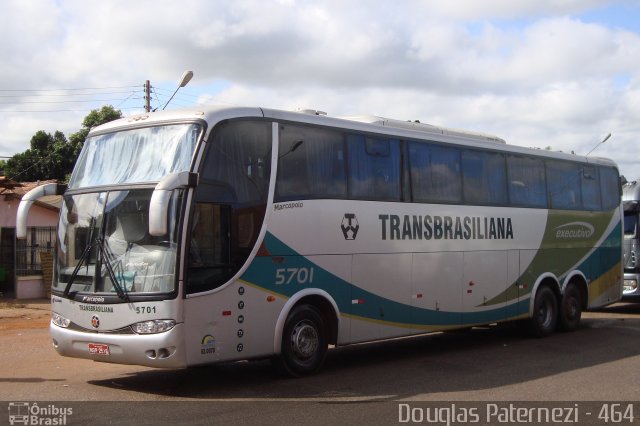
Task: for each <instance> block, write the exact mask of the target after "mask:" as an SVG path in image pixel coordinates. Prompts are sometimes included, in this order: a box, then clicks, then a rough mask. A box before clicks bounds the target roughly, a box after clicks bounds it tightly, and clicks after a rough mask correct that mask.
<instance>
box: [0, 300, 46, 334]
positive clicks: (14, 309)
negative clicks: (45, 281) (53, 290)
mask: <svg viewBox="0 0 640 426" xmlns="http://www.w3.org/2000/svg"><path fill="white" fill-rule="evenodd" d="M50 318H51V303H50V301H49V300H48V299H35V300H6V301H2V300H1V299H0V336H2V335H6V334H7V333H12V332H14V331H15V330H28V329H35V328H47V327H48V325H49V320H50Z"/></svg>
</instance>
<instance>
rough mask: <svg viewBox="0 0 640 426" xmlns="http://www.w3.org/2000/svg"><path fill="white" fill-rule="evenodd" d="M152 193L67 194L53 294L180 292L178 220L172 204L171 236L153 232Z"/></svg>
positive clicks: (175, 205)
mask: <svg viewBox="0 0 640 426" xmlns="http://www.w3.org/2000/svg"><path fill="white" fill-rule="evenodd" d="M152 192H153V191H152V190H151V189H138V190H129V191H110V192H98V193H90V194H78V195H70V196H66V197H65V199H64V203H63V206H62V210H61V214H60V222H59V227H58V256H57V259H58V261H57V265H56V274H55V277H54V283H53V289H54V291H55V290H57V291H61V292H63V293H64V295H65V296H68V295H69V294H70V293H71V294H73V293H78V292H79V293H102V294H117V295H118V296H119V297H120V298H121V299H125V300H127V299H129V297H130V295H135V294H140V293H144V294H149V293H169V292H173V291H174V289H175V275H174V272H175V264H176V246H177V241H176V229H175V223H176V222H177V221H176V217H177V215H178V214H179V211H178V209H179V208H180V207H179V206H180V205H181V202H180V198H181V193H180V192H179V191H178V192H176V194H175V195H174V197H173V198H174V200H173V202H172V205H171V206H170V209H169V210H170V218H169V219H170V223H171V224H172V225H171V230H170V232H169V235H168V236H165V237H152V236H150V235H149V234H148V228H149V225H148V218H149V201H150V199H151V194H152Z"/></svg>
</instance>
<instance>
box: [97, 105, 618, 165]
mask: <svg viewBox="0 0 640 426" xmlns="http://www.w3.org/2000/svg"><path fill="white" fill-rule="evenodd" d="M239 117H264V118H272V119H276V120H281V121H290V122H291V121H293V122H300V123H306V124H316V125H321V126H327V127H334V128H340V129H350V130H354V131H361V132H369V133H381V134H386V135H393V136H395V137H398V138H402V137H406V138H414V139H425V138H428V139H429V140H433V141H437V142H443V143H452V144H458V145H466V146H475V147H481V148H487V147H491V148H492V149H495V150H498V151H505V152H512V153H516V154H522V155H537V156H542V157H549V158H557V159H564V160H570V161H581V162H584V163H595V164H601V165H606V166H612V167H617V166H616V164H615V163H614V162H613V161H612V160H610V159H607V158H602V157H586V156H581V155H577V154H569V153H563V152H559V151H549V150H543V149H539V148H527V147H522V146H518V145H511V144H509V145H508V144H507V143H506V141H505V140H504V139H502V138H500V137H497V136H493V135H489V134H484V133H479V132H473V131H467V130H456V129H450V128H446V127H440V126H433V125H430V124H425V123H420V122H415V121H402V120H396V119H390V118H384V117H378V116H375V115H358V116H347V117H331V116H328V115H327V114H326V113H324V112H321V111H316V110H298V111H285V110H277V109H268V108H260V107H236V106H232V107H229V106H206V105H202V106H196V107H192V108H186V109H172V110H167V111H157V112H149V113H142V114H135V115H132V116H129V117H125V118H121V119H119V120H115V121H112V122H109V123H106V124H103V125H101V126H98V127H96V128H94V129H92V130H91V131H90V133H89V135H95V134H100V133H107V132H112V131H115V130H119V129H125V128H130V127H140V126H149V125H151V124H162V123H171V122H178V121H184V120H204V121H206V122H207V123H208V126H209V128H208V130H207V131H209V132H210V131H211V129H212V128H213V127H214V126H215V124H216V123H218V122H220V121H222V120H227V119H233V118H239Z"/></svg>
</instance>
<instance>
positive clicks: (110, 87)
mask: <svg viewBox="0 0 640 426" xmlns="http://www.w3.org/2000/svg"><path fill="white" fill-rule="evenodd" d="M131 87H140V85H139V84H136V85H132V86H108V87H81V88H71V89H0V92H55V91H60V90H70V91H71V90H104V89H126V88H131Z"/></svg>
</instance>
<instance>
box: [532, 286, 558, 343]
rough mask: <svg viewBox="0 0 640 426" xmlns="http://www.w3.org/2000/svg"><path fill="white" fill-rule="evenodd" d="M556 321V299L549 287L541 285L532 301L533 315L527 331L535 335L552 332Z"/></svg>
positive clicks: (539, 335) (543, 335) (546, 334)
mask: <svg viewBox="0 0 640 426" xmlns="http://www.w3.org/2000/svg"><path fill="white" fill-rule="evenodd" d="M557 322H558V300H557V299H556V295H555V293H554V292H553V290H551V289H550V288H549V287H546V286H545V287H542V288H540V289H539V290H538V292H537V293H536V298H535V300H534V302H533V315H532V316H531V318H530V319H529V331H530V332H531V333H532V334H533V335H534V336H536V337H545V336H548V335H550V334H551V333H553V332H554V331H555V329H556V324H557Z"/></svg>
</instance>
